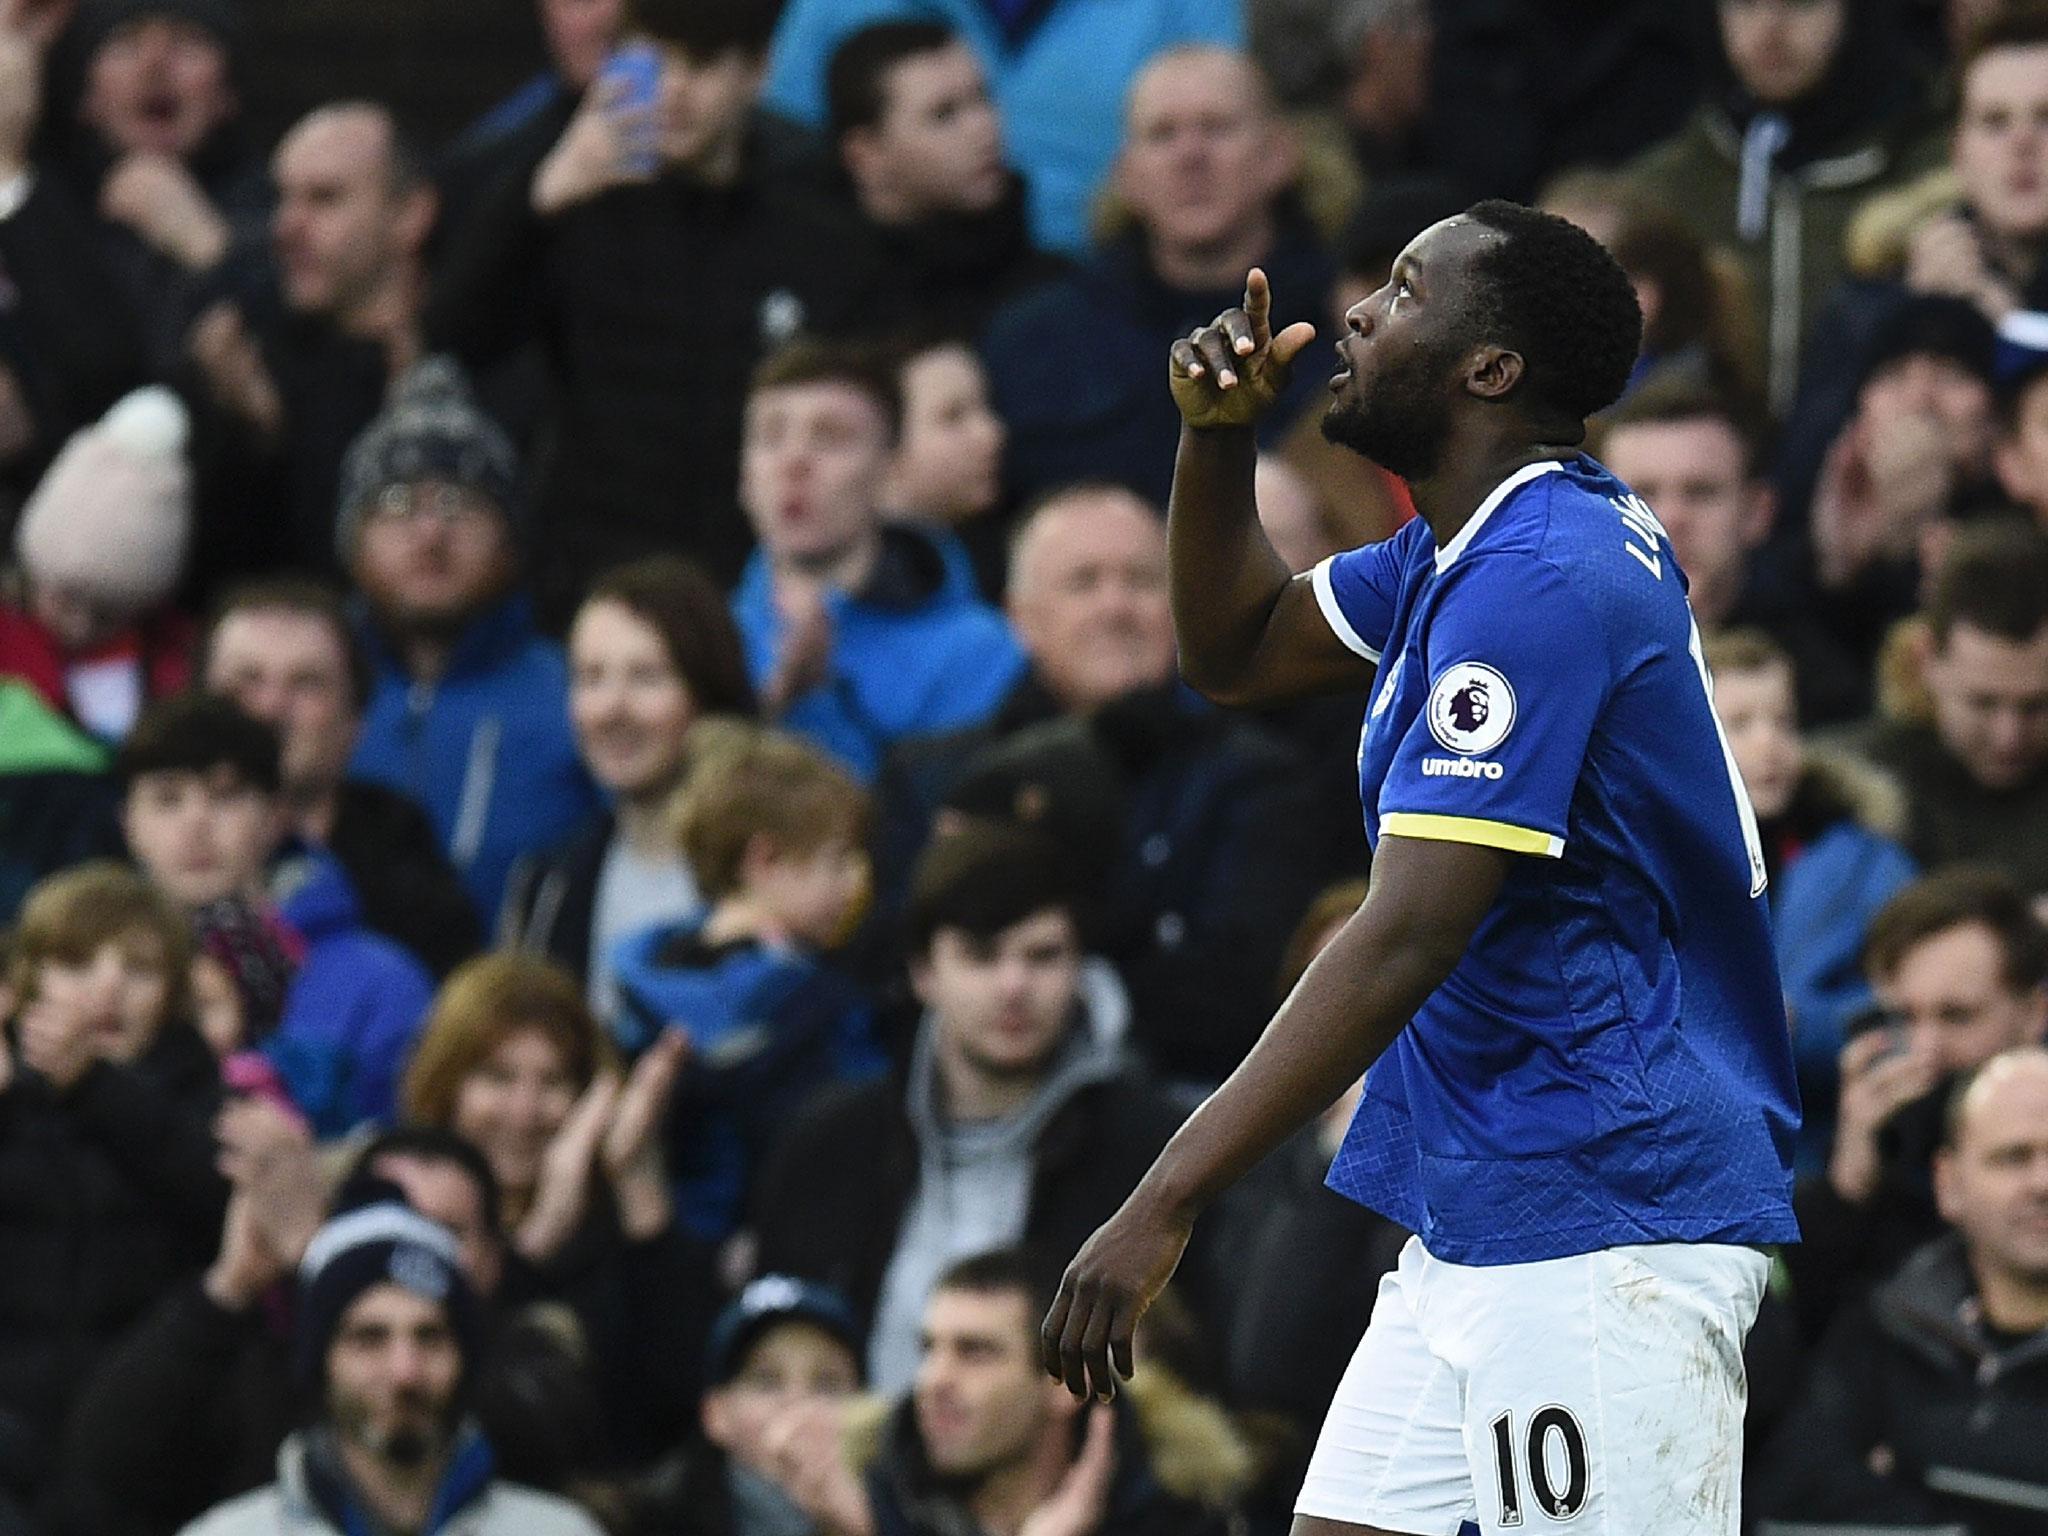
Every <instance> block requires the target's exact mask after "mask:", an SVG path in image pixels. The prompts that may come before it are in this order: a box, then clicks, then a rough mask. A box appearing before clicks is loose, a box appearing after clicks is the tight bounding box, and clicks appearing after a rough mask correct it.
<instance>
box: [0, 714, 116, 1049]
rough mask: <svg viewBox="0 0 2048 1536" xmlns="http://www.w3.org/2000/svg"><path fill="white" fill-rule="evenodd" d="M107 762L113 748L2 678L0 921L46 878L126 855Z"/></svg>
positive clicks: (6, 919) (9, 919) (7, 919)
mask: <svg viewBox="0 0 2048 1536" xmlns="http://www.w3.org/2000/svg"><path fill="white" fill-rule="evenodd" d="M106 766H107V754H106V751H105V749H104V748H102V747H101V746H100V744H99V743H98V742H96V741H93V740H92V739H91V738H90V737H88V736H85V735H83V734H82V733H81V732H80V731H79V730H78V728H77V727H76V726H74V725H72V724H71V723H70V722H69V721H68V720H66V719H64V718H63V717H62V716H61V715H59V714H57V713H56V711H54V710H52V709H51V708H50V706H49V705H48V704H46V703H44V702H43V699H42V696H41V695H40V694H38V693H36V692H35V690H34V689H32V688H30V687H29V686H28V685H27V684H26V683H20V682H16V681H14V680H13V679H11V678H9V679H0V925H4V924H6V923H9V922H12V921H13V918H14V913H15V910H16V909H17V908H18V907H20V905H21V903H22V899H23V898H24V897H25V896H27V895H28V892H29V888H30V887H31V886H33V885H34V884H35V883H36V882H37V881H38V880H41V879H42V878H43V877H44V876H45V875H53V874H55V873H57V871H58V870H60V869H69V868H70V867H71V866H72V865H74V864H82V863H84V862H85V861H86V860H87V859H92V858H114V857H118V856H119V854H120V852H121V834H120V821H119V817H118V814H117V805H118V800H119V797H118V795H117V793H116V791H115V789H114V786H113V782H112V781H111V780H110V779H109V778H108V777H107V775H106ZM0 1011H4V1008H0Z"/></svg>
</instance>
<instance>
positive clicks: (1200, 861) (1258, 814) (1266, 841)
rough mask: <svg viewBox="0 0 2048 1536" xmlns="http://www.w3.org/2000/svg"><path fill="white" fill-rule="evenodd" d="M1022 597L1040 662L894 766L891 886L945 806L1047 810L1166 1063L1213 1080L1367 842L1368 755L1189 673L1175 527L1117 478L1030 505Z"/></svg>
mask: <svg viewBox="0 0 2048 1536" xmlns="http://www.w3.org/2000/svg"><path fill="white" fill-rule="evenodd" d="M1008 601H1009V610H1010V615H1011V618H1012V620H1013V622H1014V623H1015V625H1016V628H1017V633H1018V635H1019V636H1020V637H1021V638H1022V639H1023V641H1024V645H1025V648H1026V649H1027V650H1028V651H1029V652H1030V654H1031V661H1032V670H1031V672H1030V673H1029V674H1028V675H1027V676H1026V677H1025V678H1024V679H1023V680H1022V681H1020V682H1019V684H1018V685H1017V687H1016V688H1014V689H1013V690H1012V691H1011V693H1010V695H1009V697H1008V698H1007V699H1006V700H1005V702H1004V704H1003V707H1002V709H1001V710H1000V711H999V712H998V713H997V714H996V716H995V717H994V719H993V720H992V721H991V722H990V724H989V725H988V727H986V728H985V729H983V730H979V731H965V732H959V733H955V734H954V735H951V736H939V737H934V738H932V739H931V740H929V741H924V742H918V743H914V744H912V745H910V746H908V747H906V748H905V750H904V752H903V753H902V754H901V755H900V757H899V758H898V759H897V760H896V761H895V762H894V763H893V764H892V772H891V775H890V781H889V783H888V785H887V786H886V788H887V793H888V797H889V798H888V811H887V814H888V817H889V822H888V825H887V826H886V828H885V831H884V840H883V845H882V857H883V859H884V860H885V871H884V876H885V879H886V880H887V881H888V882H889V886H890V889H891V891H898V890H900V889H901V884H902V877H901V871H902V869H903V868H904V867H906V866H907V865H908V863H909V861H910V858H911V856H912V853H913V851H914V850H915V849H916V848H917V847H919V846H921V844H922V841H923V837H924V830H923V829H924V828H925V827H927V826H928V825H929V824H930V819H931V817H932V816H933V815H934V813H935V811H936V809H937V808H938V807H939V806H941V805H947V806H952V807H955V808H957V809H962V810H971V811H975V812H978V813H980V814H984V815H990V816H995V817H997V818H998V819H1003V820H1023V821H1035V822H1038V823H1040V824H1041V825H1043V826H1044V827H1045V828H1046V829H1047V830H1049V831H1052V832H1054V834H1055V835H1056V836H1059V837H1060V838H1061V840H1062V841H1064V842H1066V843H1067V844H1068V849H1069V852H1070V853H1071V854H1072V855H1073V856H1074V857H1076V858H1077V859H1078V860H1079V861H1080V863H1081V865H1082V867H1083V868H1085V869H1086V870H1088V871H1089V874H1090V876H1091V882H1092V883H1097V884H1099V886H1100V890H1101V896H1102V902H1103V907H1104V912H1103V922H1102V923H1101V925H1100V929H1101V931H1100V933H1099V934H1098V935H1097V938H1098V944H1099V947H1100V949H1101V950H1102V952H1103V953H1104V954H1105V955H1107V956H1108V958H1109V959H1111V960H1112V961H1114V962H1115V963H1116V965H1117V967H1118V968H1119V969H1120V970H1121V971H1122V973H1123V975H1124V978H1125V980H1126V981H1127V982H1128V983H1129V984H1130V988H1131V996H1132V1001H1133V1003H1134V1005H1135V1011H1136V1040H1137V1043H1138V1044H1139V1045H1140V1046H1141V1047H1142V1048H1143V1050H1144V1052H1145V1054H1146V1056H1147V1058H1148V1059H1149V1061H1150V1062H1151V1064H1152V1066H1153V1067H1154V1068H1155V1069H1156V1070H1158V1071H1159V1072H1160V1073H1162V1074H1164V1075H1166V1076H1168V1077H1171V1078H1176V1079H1180V1080H1184V1081H1189V1082H1196V1083H1214V1082H1218V1081H1221V1080H1222V1078H1223V1077H1224V1076H1225V1075H1226V1074H1227V1073H1228V1072H1229V1071H1230V1069H1231V1068H1232V1067H1234V1066H1235V1065H1236V1064H1237V1062H1238V1060H1239V1058H1240V1057H1241V1056H1242V1055H1243V1053H1244V1051H1245V1049H1246V1048H1247V1047H1248V1046H1249V1045H1250V1044H1251V1042H1252V1040H1253V1039H1255V1038H1256V1037H1257V1033H1258V1031H1259V1029H1260V1028H1261V1027H1262V1026H1263V1025H1264V1023H1265V1020H1266V1017H1267V1006H1266V1005H1267V1002H1268V992H1269V989H1270V987H1271V984H1272V976H1273V968H1274V966H1275V965H1276V964H1278V962H1279V957H1280V949H1281V946H1282V945H1283V944H1284V943H1285V942H1286V939H1287V934H1288V932H1289V931H1290V930H1291V929H1292V927H1293V924H1294V920H1295V918H1296V917H1297V916H1298V915H1299V913H1300V911H1301V909H1302V908H1303V907H1304V906H1306V905H1307V903H1308V900H1309V898H1310V897H1311V896H1312V895H1313V894H1314V893H1315V891H1316V890H1317V889H1318V887H1319V886H1320V885H1321V883H1322V879H1323V875H1324V872H1325V871H1326V870H1328V869H1329V868H1330V867H1331V861H1332V860H1333V859H1334V858H1336V857H1338V856H1339V850H1340V848H1341V846H1342V842H1341V840H1342V839H1343V837H1344V836H1346V835H1347V834H1350V835H1352V836H1353V837H1354V840H1355V841H1362V837H1359V836H1358V835H1357V834H1356V833H1355V832H1354V831H1353V829H1355V828H1356V826H1357V798H1356V790H1355V788H1352V787H1350V786H1352V785H1354V784H1355V782H1356V780H1355V770H1354V771H1353V772H1352V773H1351V774H1348V775H1347V776H1346V778H1345V781H1344V783H1345V786H1346V787H1345V788H1344V789H1343V790H1341V791H1338V790H1336V789H1335V786H1334V785H1333V784H1332V783H1330V782H1327V781H1323V780H1319V779H1317V778H1316V777H1315V776H1314V775H1313V774H1312V773H1310V771H1309V769H1308V767H1307V765H1305V764H1304V762H1303V761H1302V759H1301V757H1300V754H1299V753H1297V752H1296V751H1295V750H1294V749H1292V748H1291V747H1290V746H1289V745H1288V744H1287V743H1286V742H1284V741H1282V740H1280V739H1278V738H1276V737H1275V736H1273V735H1272V734H1270V733H1269V732H1268V731H1266V730H1264V729H1262V728H1261V727H1260V726H1259V725H1257V724H1255V723H1254V722H1252V721H1249V720H1244V719H1240V718H1236V717H1234V716H1232V715H1230V714H1227V713H1224V712H1222V711H1218V710H1213V709H1210V708H1209V707H1208V706H1207V705H1206V704H1203V703H1202V702H1201V701H1199V700H1197V699H1195V698H1194V697H1193V696H1192V695H1190V694H1189V693H1188V692H1187V690H1186V689H1184V688H1183V687H1182V686H1181V684H1180V681H1179V678H1178V675H1177V674H1176V671H1175V664H1174V641H1173V617H1172V612H1171V610H1170V607H1169V605H1168V601H1167V590H1166V529H1165V525H1164V523H1163V521H1162V519H1161V518H1160V516H1159V514H1158V512H1157V511H1155V510H1154V509H1153V508H1151V507H1149V506H1147V505H1146V504H1145V503H1144V502H1143V501H1142V500H1140V499H1139V498H1138V497H1136V496H1134V495H1132V494H1131V493H1130V492H1129V491H1126V490H1124V489H1122V488H1121V487H1117V486H1104V485H1083V486H1076V487H1073V488H1070V489H1069V490H1067V491H1064V492H1062V493H1059V494H1056V495H1054V496H1052V497H1049V498H1047V499H1046V500H1045V501H1044V502H1042V503H1041V504H1040V505H1039V506H1038V507H1037V508H1036V509H1035V510H1034V511H1032V512H1031V513H1030V514H1029V515H1028V516H1027V517H1026V518H1025V520H1024V522H1023V523H1022V524H1020V525H1019V528H1018V530H1017V534H1016V537H1015V540H1014V542H1013V545H1012V559H1011V572H1010V589H1009V599H1008ZM1357 729H1358V716H1357V714H1356V713H1354V714H1353V715H1352V717H1351V721H1350V726H1349V732H1348V734H1349V735H1350V736H1351V737H1354V738H1355V736H1356V734H1357ZM1352 758H1353V754H1352V753H1351V752H1350V751H1349V750H1348V749H1347V750H1346V751H1345V753H1344V755H1343V756H1342V757H1341V758H1340V759H1339V761H1340V762H1346V763H1349V762H1351V761H1352ZM1319 795H1320V796H1321V798H1320V799H1319V798H1318V796H1319ZM1333 795H1334V798H1332V796H1333ZM1324 813H1326V814H1324Z"/></svg>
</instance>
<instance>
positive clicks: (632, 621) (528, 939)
mask: <svg viewBox="0 0 2048 1536" xmlns="http://www.w3.org/2000/svg"><path fill="white" fill-rule="evenodd" d="M753 712H754V690H753V686H752V684H750V683H749V682H748V681H747V670H746V659H745V657H744V656H742V654H741V651H740V637H739V632H738V631H737V630H736V629H735V628H734V627H733V622H732V615H731V613H730V611H729V610H728V609H727V607H726V601H725V595H724V594H723V593H721V592H720V591H719V590H718V588H717V587H716V586H714V585H713V584H712V582H711V579H710V578H709V577H707V576H706V575H705V574H704V573H703V572H702V571H701V570H699V569H698V568H697V567H696V566H694V565H692V564H690V563H689V562H688V561H687V560H682V559H678V558H677V557H675V556H673V555H667V556H664V555H655V556H651V557H650V558H648V559H646V560H641V561H636V562H634V563H633V564H631V565H624V566H620V567H619V568H618V569H616V570H614V571H610V572H607V573H606V574H605V575H603V576H601V577H599V578H598V580H597V584H596V585H595V586H594V587H592V588H591V589H590V594H589V596H587V597H586V598H584V600H583V606H582V608H581V609H580V610H578V612H577V615H576V622H575V623H574V624H573V625H571V626H570V629H569V719H570V722H571V723H572V724H573V725H574V726H575V728H576V745H577V750H578V751H579V752H580V753H581V754H582V757H583V764H584V766H585V767H586V768H588V769H589V770H590V776H591V777H592V778H593V779H595V780H596V781H597V783H598V786H599V787H600V788H601V789H603V790H604V791H606V792H607V793H609V794H610V795H612V796H613V797H614V799H613V801H612V804H611V806H610V808H609V809H607V810H603V811H599V812H598V813H597V814H596V815H594V816H593V817H592V818H591V819H590V821H588V822H587V823H586V824H585V825H584V826H582V827H581V828H579V829H578V830H577V832H576V833H575V835H574V836H573V837H571V838H570V839H569V841H568V842H566V843H563V844H562V845H561V846H560V847H558V848H556V849H553V850H550V851H549V852H547V853H544V854H538V855H535V856H533V857H532V858H528V859H524V860H522V861H521V862H520V863H519V865H518V866H517V867H515V869H514V870H513V873H512V879H511V885H510V888H509V890H508V891H507V894H506V898H505V907H504V911H503V913H502V914H501V918H500V931H499V939H500V942H501V943H503V944H504V945H506V946H509V947H513V948H518V949H522V950H525V951H527V952H528V953H532V954H543V955H546V956H547V957H548V958H550V959H552V960H554V961H555V962H556V963H557V964H559V965H561V966H562V967H563V968H564V969H566V970H567V971H569V973H570V974H571V975H573V976H575V977H577V978H578V979H579V980H581V981H583V982H584V983H585V990H586V992H587V994H588V996H589V998H590V1006H591V1010H592V1011H593V1012H594V1013H596V1014H597V1016H598V1017H599V1018H601V1019H608V1018H610V1017H611V1015H612V1013H613V1012H614V1011H615V1009H616V1007H617V1002H618V996H617V987H616V985H615V984H614V981H613V975H612V956H613V953H614V951H615V950H616V949H617V947H618V944H619V941H620V940H622V939H624V938H625V937H626V935H628V934H629V933H635V932H638V931H640V930H642V929H645V928H647V927H649V926H651V925H652V924H654V923H658V922H681V921H683V920H685V919H687V918H690V917H694V916H696V915H698V914H700V913H701V912H702V911H703V907H704V899H703V895H702V893H701V892H700V891H699V889H698V886H697V879H696V876H695V874H694V873H693V872H692V871H691V869H690V863H689V860H688V859H686V858H684V857H683V855H682V852H681V851H680V850H679V849H678V848H677V847H676V843H675V838H674V836H673V833H672V829H671V828H670V826H669V824H668V819H667V816H666V812H667V809H668V805H669V801H670V799H671V798H672V797H673V796H674V794H675V790H676V786H677V785H678V784H680V783H681V782H682V778H683V772H684V769H685V768H686V766H687V765H688V759H689V753H690V750H691V746H690V743H691V737H692V733H693V731H694V730H695V728H696V726H697V724H698V722H699V721H700V720H702V719H703V718H704V717H705V716H707V715H731V716H748V715H751V714H752V713H753Z"/></svg>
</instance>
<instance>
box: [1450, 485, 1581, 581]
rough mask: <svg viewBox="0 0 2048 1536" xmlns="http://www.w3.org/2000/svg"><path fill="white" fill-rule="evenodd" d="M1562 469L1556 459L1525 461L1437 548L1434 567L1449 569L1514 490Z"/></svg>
mask: <svg viewBox="0 0 2048 1536" xmlns="http://www.w3.org/2000/svg"><path fill="white" fill-rule="evenodd" d="M1563 473H1564V465H1562V464H1560V463H1559V462H1558V461H1557V460H1556V459H1542V460H1539V461H1538V462H1536V463H1534V464H1524V465H1523V466H1522V467H1521V468H1520V469H1518V470H1516V471H1515V472H1514V473H1513V474H1512V475H1509V476H1508V477H1507V479H1505V480H1503V481H1501V483H1500V484H1499V485H1496V486H1495V487H1494V488H1493V490H1492V491H1491V492H1490V493H1489V494H1488V496H1487V498H1486V500H1484V501H1482V502H1481V503H1479V510H1478V511H1476V512H1474V513H1473V514H1472V515H1471V516H1470V517H1468V518H1466V519H1465V526H1464V527H1462V528H1460V529H1459V530H1458V531H1457V534H1456V535H1455V536H1454V537H1453V538H1452V539H1451V542H1450V543H1448V544H1446V545H1445V546H1444V547H1443V548H1442V549H1440V550H1438V551H1437V552H1436V568H1437V569H1438V570H1439V571H1442V570H1446V569H1448V568H1449V567H1450V563H1451V562H1452V561H1453V560H1455V559H1457V558H1458V556H1460V555H1462V554H1463V553H1465V550H1466V548H1467V546H1469V545H1470V544H1471V542H1472V541H1473V540H1474V539H1475V538H1477V537H1478V536H1479V530H1480V529H1481V528H1483V527H1485V526H1486V520H1487V519H1488V518H1490V517H1492V516H1493V514H1494V513H1495V512H1497V511H1499V510H1500V504H1501V503H1502V502H1504V501H1506V500H1507V499H1508V498H1509V497H1510V496H1512V495H1514V493H1515V492H1516V491H1518V490H1520V489H1521V488H1522V487H1523V486H1525V485H1527V484H1528V483H1529V482H1530V481H1531V480H1535V479H1538V478H1540V477H1542V476H1544V475H1552V474H1558V475H1561V474H1563Z"/></svg>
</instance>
